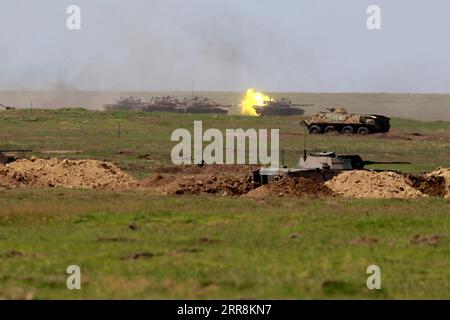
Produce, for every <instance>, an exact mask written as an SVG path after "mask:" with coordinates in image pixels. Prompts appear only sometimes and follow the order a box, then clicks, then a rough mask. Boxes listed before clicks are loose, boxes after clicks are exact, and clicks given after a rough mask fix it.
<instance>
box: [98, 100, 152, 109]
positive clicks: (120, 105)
mask: <svg viewBox="0 0 450 320" xmlns="http://www.w3.org/2000/svg"><path fill="white" fill-rule="evenodd" d="M143 106H144V102H142V100H141V99H140V98H137V97H126V98H123V97H120V98H119V99H118V100H116V102H115V103H112V104H105V105H103V107H104V108H105V110H133V111H137V110H141V109H142V108H143Z"/></svg>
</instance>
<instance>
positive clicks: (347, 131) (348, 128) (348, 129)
mask: <svg viewBox="0 0 450 320" xmlns="http://www.w3.org/2000/svg"><path fill="white" fill-rule="evenodd" d="M341 132H342V133H343V134H353V133H354V132H355V130H354V129H353V127H351V126H345V127H343V128H342V131H341Z"/></svg>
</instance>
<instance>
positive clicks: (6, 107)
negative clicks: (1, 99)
mask: <svg viewBox="0 0 450 320" xmlns="http://www.w3.org/2000/svg"><path fill="white" fill-rule="evenodd" d="M0 107H1V108H3V109H5V110H14V109H16V108H15V107H11V106H5V105H4V104H1V103H0Z"/></svg>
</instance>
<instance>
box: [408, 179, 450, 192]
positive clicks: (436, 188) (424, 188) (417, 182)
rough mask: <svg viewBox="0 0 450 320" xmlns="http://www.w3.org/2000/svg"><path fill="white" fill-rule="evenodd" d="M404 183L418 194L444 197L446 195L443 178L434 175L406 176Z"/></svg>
mask: <svg viewBox="0 0 450 320" xmlns="http://www.w3.org/2000/svg"><path fill="white" fill-rule="evenodd" d="M406 182H407V183H408V184H409V185H410V186H412V187H413V188H415V189H417V190H419V191H420V192H422V193H424V194H426V195H429V196H433V197H444V196H445V194H446V187H445V178H444V177H441V176H434V175H407V176H406Z"/></svg>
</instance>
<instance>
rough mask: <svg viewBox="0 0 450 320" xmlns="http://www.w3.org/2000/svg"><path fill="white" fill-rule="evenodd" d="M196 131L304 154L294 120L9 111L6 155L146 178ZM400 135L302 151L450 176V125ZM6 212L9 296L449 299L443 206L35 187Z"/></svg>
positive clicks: (433, 201)
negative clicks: (273, 133) (271, 131)
mask: <svg viewBox="0 0 450 320" xmlns="http://www.w3.org/2000/svg"><path fill="white" fill-rule="evenodd" d="M200 119H201V120H203V126H204V128H208V127H215V128H219V129H224V128H263V127H265V128H279V129H280V133H281V146H282V148H283V149H284V150H285V151H284V154H285V163H286V164H288V165H293V164H294V163H295V161H296V158H297V157H298V155H299V154H300V153H301V150H302V147H303V133H304V129H303V128H302V127H300V126H299V125H298V123H299V122H300V120H301V118H298V117H293V118H279V117H274V118H261V119H257V118H244V117H239V116H214V115H180V114H149V113H127V112H93V111H86V110H82V109H70V110H69V109H65V110H56V111H55V110H53V111H49V110H33V111H31V110H16V111H13V112H2V113H0V127H1V128H2V131H1V133H0V149H8V148H25V149H33V153H32V154H33V155H36V156H39V157H50V156H61V157H70V158H96V159H101V160H103V159H105V160H111V161H114V162H116V163H118V164H119V166H120V167H122V168H123V169H125V170H126V171H127V172H129V173H130V174H132V175H133V176H135V177H136V178H138V179H140V178H144V177H146V176H148V175H150V174H151V173H152V172H153V170H154V169H155V168H157V167H159V166H163V165H170V150H171V148H172V146H173V145H174V143H173V142H171V141H170V134H171V132H172V131H173V130H174V129H175V128H181V127H185V128H188V129H191V130H192V127H193V121H194V120H200ZM119 125H120V137H119V130H118V128H119ZM392 126H393V130H392V132H391V133H390V134H389V135H388V136H387V137H380V136H377V137H373V136H371V137H367V138H361V137H354V136H353V137H347V136H333V135H332V136H312V137H311V136H308V137H307V141H306V143H307V146H308V149H310V150H335V151H337V152H341V153H344V152H345V153H347V152H351V153H359V154H361V155H362V156H363V158H364V159H367V160H401V161H411V165H395V166H391V168H394V169H398V170H405V171H411V172H421V171H429V170H433V169H435V168H436V167H438V166H444V167H450V157H449V155H450V123H448V122H421V121H413V120H404V119H397V118H395V119H393V121H392ZM69 151H71V152H76V153H68V152H69ZM0 204H1V205H0V298H35V299H46V298H52V299H54V298H64V299H79V298H288V299H300V298H357V299H360V298H375V299H401V298H407V299H412V298H425V299H435V298H443V299H449V298H450V282H449V281H450V268H449V265H450V255H449V252H450V250H449V249H450V231H449V230H450V202H449V201H448V200H444V199H440V198H429V199H420V200H352V199H340V198H327V199H279V198H270V199H263V200H251V199H248V198H231V197H228V198H227V197H225V198H224V197H215V196H187V195H184V196H155V195H151V194H149V193H147V192H146V191H145V190H136V191H130V192H113V191H95V192H93V191H89V190H69V189H31V188H30V189H13V190H0ZM415 235H421V236H423V237H422V238H421V239H422V241H414V239H415V238H414V236H415ZM435 239H439V240H438V241H435ZM71 264H76V265H79V266H80V267H81V269H82V290H80V291H76V290H75V291H70V290H67V288H66V279H67V275H66V274H65V271H66V268H67V266H68V265H71ZM371 264H377V265H379V266H380V267H381V272H382V290H375V291H371V290H368V289H367V288H366V286H365V283H366V279H367V277H368V275H367V274H366V268H367V266H369V265H371Z"/></svg>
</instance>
